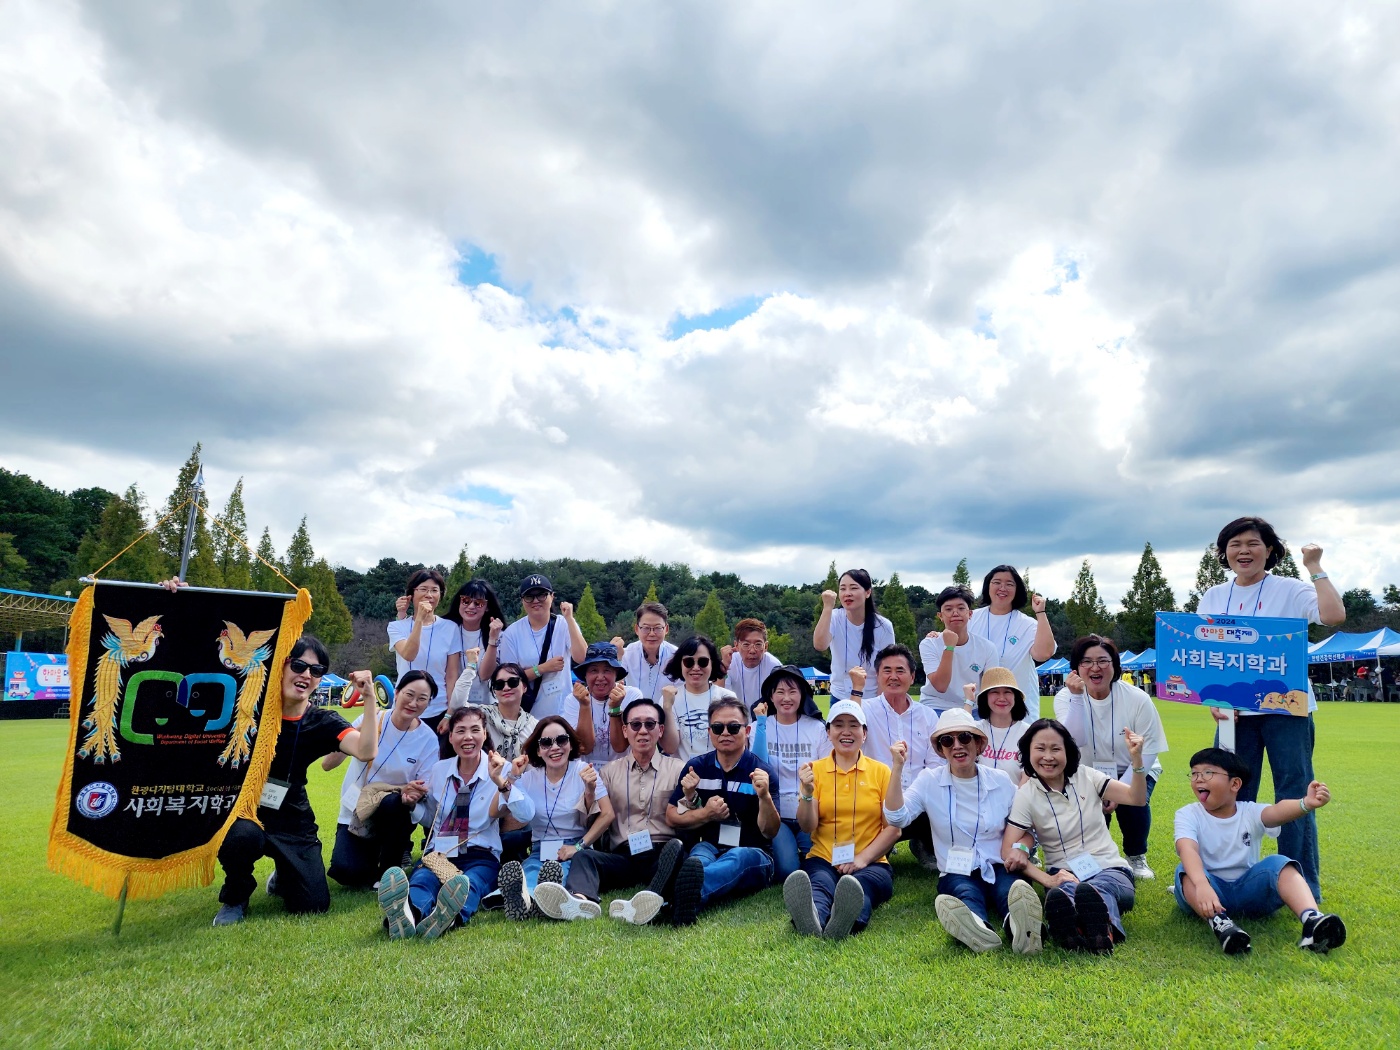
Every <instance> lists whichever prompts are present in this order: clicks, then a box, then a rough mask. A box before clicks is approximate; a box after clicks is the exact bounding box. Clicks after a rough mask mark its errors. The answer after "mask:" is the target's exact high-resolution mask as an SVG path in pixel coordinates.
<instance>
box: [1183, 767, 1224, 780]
mask: <svg viewBox="0 0 1400 1050" xmlns="http://www.w3.org/2000/svg"><path fill="white" fill-rule="evenodd" d="M1226 775H1227V774H1225V773H1222V772H1221V771H1220V770H1218V769H1193V770H1191V772H1189V773H1187V774H1186V778H1187V779H1188V780H1190V781H1191V783H1193V784H1194V783H1195V782H1196V781H1198V780H1209V779H1210V778H1211V777H1223V776H1226Z"/></svg>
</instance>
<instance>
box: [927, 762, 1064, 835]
mask: <svg viewBox="0 0 1400 1050" xmlns="http://www.w3.org/2000/svg"><path fill="white" fill-rule="evenodd" d="M952 775H953V771H952V770H951V769H950V770H949V771H948V776H950V777H951V776H952ZM973 778H974V779H975V780H976V781H977V819H976V821H975V822H974V823H973V825H972V848H973V849H974V850H976V849H977V835H978V833H979V832H980V831H981V830H982V774H981V772H980V771H978V770H977V769H976V768H975V767H974V770H973ZM947 787H948V838H949V839H950V840H951V842H952V844H953V845H954V846H956V845H957V844H958V825H957V822H956V821H955V820H954V819H953V815H954V814H955V813H956V812H957V792H956V791H955V790H954V789H953V785H952V784H949V785H947ZM1050 811H1051V812H1052V813H1053V812H1054V811H1055V810H1054V807H1053V806H1052V807H1051V808H1050Z"/></svg>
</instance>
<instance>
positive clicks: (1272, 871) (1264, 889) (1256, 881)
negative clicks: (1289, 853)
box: [1172, 853, 1298, 918]
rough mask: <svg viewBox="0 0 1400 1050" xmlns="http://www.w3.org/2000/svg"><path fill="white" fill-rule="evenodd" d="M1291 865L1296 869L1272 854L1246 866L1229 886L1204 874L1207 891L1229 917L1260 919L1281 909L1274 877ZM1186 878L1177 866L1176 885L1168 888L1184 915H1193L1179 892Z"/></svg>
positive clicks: (1207, 873)
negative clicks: (1208, 884) (1211, 893)
mask: <svg viewBox="0 0 1400 1050" xmlns="http://www.w3.org/2000/svg"><path fill="white" fill-rule="evenodd" d="M1290 864H1292V865H1293V866H1294V867H1295V868H1296V867H1298V862H1297V861H1295V860H1290V859H1289V858H1288V857H1285V856H1284V855H1283V854H1282V853H1275V854H1273V855H1272V856H1269V857H1263V858H1262V859H1260V861H1259V863H1258V864H1252V865H1250V868H1249V870H1248V871H1246V872H1245V873H1244V874H1243V875H1241V876H1240V877H1239V878H1238V879H1235V880H1234V881H1233V882H1232V881H1230V880H1229V879H1221V878H1217V877H1216V876H1214V875H1212V874H1211V873H1210V872H1206V881H1207V882H1209V883H1210V888H1211V889H1213V890H1214V891H1215V895H1216V896H1217V897H1219V898H1220V903H1221V904H1222V905H1224V906H1225V910H1226V911H1227V912H1229V913H1230V915H1231V916H1235V915H1244V916H1252V917H1256V918H1262V917H1263V916H1265V915H1272V914H1273V913H1274V912H1276V911H1278V910H1279V909H1280V908H1282V907H1283V898H1282V897H1280V896H1279V895H1278V877H1279V876H1280V875H1282V874H1283V869H1284V868H1286V867H1288V865H1290ZM1185 874H1186V869H1185V868H1184V867H1183V866H1182V865H1180V864H1178V865H1177V866H1176V884H1175V885H1174V886H1173V887H1172V888H1173V890H1174V891H1175V893H1176V903H1177V904H1179V905H1181V907H1182V908H1184V909H1185V910H1186V911H1189V912H1191V913H1192V914H1193V915H1194V914H1195V911H1194V909H1193V908H1192V907H1191V905H1190V904H1188V903H1187V901H1186V894H1185V893H1183V892H1182V889H1181V877H1182V876H1183V875H1185Z"/></svg>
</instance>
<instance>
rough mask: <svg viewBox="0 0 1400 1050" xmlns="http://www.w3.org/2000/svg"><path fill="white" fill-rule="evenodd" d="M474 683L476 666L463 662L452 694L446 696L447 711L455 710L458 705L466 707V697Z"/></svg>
mask: <svg viewBox="0 0 1400 1050" xmlns="http://www.w3.org/2000/svg"><path fill="white" fill-rule="evenodd" d="M459 651H460V650H459ZM475 684H476V667H475V666H474V665H472V664H468V663H463V664H462V673H461V674H459V675H458V676H457V684H456V685H454V686H453V687H452V696H451V697H449V698H448V701H447V709H448V710H449V711H455V710H457V709H458V708H459V707H466V706H467V702H468V698H469V697H470V696H471V693H472V686H473V685H475Z"/></svg>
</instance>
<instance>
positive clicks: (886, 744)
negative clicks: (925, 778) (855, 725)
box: [860, 693, 946, 788]
mask: <svg viewBox="0 0 1400 1050" xmlns="http://www.w3.org/2000/svg"><path fill="white" fill-rule="evenodd" d="M860 706H861V709H862V710H864V711H865V746H864V747H863V748H861V751H862V752H864V753H865V754H867V755H869V756H870V757H871V758H873V759H875V761H877V762H883V763H884V764H885V765H887V766H889V767H890V768H891V769H893V768H894V761H893V759H892V758H891V755H890V745H891V744H893V743H894V742H895V741H896V740H903V741H904V742H905V743H907V744H908V745H909V760H908V761H907V762H905V763H904V771H903V773H902V774H901V775H900V778H899V780H900V783H901V785H902V786H904V787H905V788H907V787H908V786H909V785H910V784H912V783H913V782H914V778H915V777H916V776H918V775H919V771H920V770H923V769H937V768H938V767H939V766H942V765H945V764H946V763H944V761H943V759H942V758H940V757H939V756H938V755H937V754H935V753H934V750H933V744H932V743H930V742H929V737H931V736H932V735H933V727H934V726H935V725H937V724H938V716H937V715H936V714H934V713H933V712H932V711H931V710H929V709H928V708H927V707H925V706H924V705H923V704H921V703H919V702H918V701H916V700H915V699H914V698H913V697H912V696H911V697H910V698H909V710H907V711H905V712H904V713H903V714H902V715H901V714H897V713H896V712H895V709H894V708H892V707H891V706H890V704H889V701H888V700H886V699H885V697H884V694H883V693H882V694H880V695H879V696H872V697H870V698H868V699H866V700H863V701H862V702H861V705H860Z"/></svg>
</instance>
